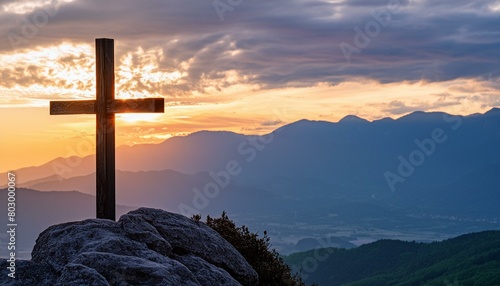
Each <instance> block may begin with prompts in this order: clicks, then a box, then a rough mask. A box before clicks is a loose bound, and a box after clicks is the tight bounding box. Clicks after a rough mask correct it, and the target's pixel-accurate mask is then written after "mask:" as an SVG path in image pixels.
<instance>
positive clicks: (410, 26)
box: [0, 0, 500, 112]
mask: <svg viewBox="0 0 500 286" xmlns="http://www.w3.org/2000/svg"><path fill="white" fill-rule="evenodd" d="M220 1H222V2H224V3H227V2H226V1H225V0H220ZM9 2H12V1H1V2H0V5H2V4H4V3H9ZM213 3H214V1H198V0H168V1H165V0H147V1H132V0H120V1H118V0H110V1H104V2H103V1H97V0H88V1H83V0H76V1H73V2H69V3H63V2H61V3H60V4H59V5H58V6H57V9H56V10H57V12H56V13H54V14H53V15H52V14H50V13H49V12H44V11H56V10H47V9H49V8H50V7H45V8H44V7H42V8H37V9H36V10H35V11H33V12H30V13H28V14H26V15H17V14H9V13H6V12H0V35H5V38H4V40H3V41H0V52H2V53H6V54H7V53H11V52H13V51H15V50H16V49H21V48H33V47H36V46H40V45H42V46H43V45H49V44H58V43H61V42H63V41H72V42H74V43H93V41H94V38H98V37H112V38H115V39H116V41H117V43H116V48H117V51H116V53H117V56H118V58H120V57H121V56H123V55H125V54H126V53H128V52H131V51H136V50H137V49H138V48H142V49H144V50H148V49H152V48H157V47H160V48H161V50H162V52H163V58H161V59H158V60H159V68H160V69H162V70H164V71H174V70H177V69H179V66H180V65H181V64H182V63H189V66H188V67H187V68H186V70H185V75H184V76H183V79H182V80H180V81H178V82H173V83H172V82H170V83H168V84H162V83H156V84H146V83H144V82H142V79H141V78H140V77H135V78H133V79H131V81H130V83H129V86H130V88H132V87H133V86H137V85H139V86H141V84H142V86H141V87H143V88H146V89H155V90H157V91H160V92H161V93H164V94H169V95H171V96H174V97H175V96H182V95H183V94H185V93H187V92H190V91H193V90H198V91H201V92H204V91H205V90H206V88H209V87H210V88H216V89H221V88H224V87H227V86H229V85H231V84H232V82H230V81H228V79H227V72H228V71H237V72H238V74H239V75H241V76H242V78H241V79H239V81H240V82H248V83H253V84H257V85H260V86H262V87H263V88H267V87H269V88H271V87H284V86H310V85H313V84H316V83H318V82H328V83H332V84H336V83H339V82H342V81H344V80H346V79H350V78H352V77H353V76H354V77H362V78H370V79H374V80H377V81H379V82H383V83H388V82H398V81H403V80H407V81H418V80H427V81H431V82H432V81H447V80H452V79H456V78H464V77H465V78H474V77H481V76H484V75H485V74H489V73H493V74H498V73H499V71H500V68H499V66H500V65H499V64H500V31H499V30H498V27H500V11H498V10H497V11H494V10H493V9H492V8H493V5H494V4H495V3H497V2H496V1H493V0H491V1H486V0H478V1H465V0H464V1H462V0H459V1H444V0H442V1H430V0H429V1H403V0H401V1H389V0H387V1H384V0H376V1H373V0H370V1H368V0H346V1H343V2H339V3H329V2H327V1H318V0H309V1H305V0H274V1H264V0H252V1H250V0H245V1H242V2H241V4H239V5H237V6H234V7H232V9H233V10H232V11H227V12H225V13H224V14H223V16H224V21H221V19H220V18H219V15H218V14H217V12H216V10H215V8H214V5H213ZM496 5H498V4H496ZM52 8H54V7H52ZM395 8H397V9H395ZM44 9H45V10H44ZM391 9H395V10H391ZM44 13H46V18H47V23H46V24H44V25H41V26H40V27H37V32H36V33H33V34H34V35H30V37H25V36H23V27H24V26H25V25H26V23H27V22H28V23H32V24H33V21H34V19H35V18H36V17H38V19H42V18H43V15H44ZM370 29H371V30H370ZM24 30H26V28H25V29H24ZM358 31H362V32H361V33H362V35H360V32H358ZM370 31H371V32H370ZM370 33H371V35H372V36H369V35H367V34H370ZM8 35H11V36H12V35H18V36H19V37H20V38H21V40H22V43H21V44H19V45H18V46H12V44H11V42H10V41H9V37H8ZM11 38H12V37H11ZM361 38H364V42H363V45H361V46H360V45H357V44H356V43H359V42H357V41H359V40H360V39H361ZM343 43H344V44H348V45H350V46H351V47H353V48H355V49H356V50H355V52H353V53H352V55H351V56H350V62H348V61H347V60H346V58H345V56H344V53H343V52H342V50H341V46H342V44H343ZM69 60H70V61H71V59H69ZM134 60H135V61H137V60H138V59H134ZM27 72H28V73H27ZM26 75H29V71H23V73H22V74H21V72H17V73H15V74H14V75H5V74H4V73H2V78H3V79H5V78H7V79H9V78H11V77H14V78H16V79H20V80H22V81H23V82H26V81H29V80H28V79H27V78H26ZM41 80H44V79H41ZM214 82H215V86H214ZM124 88H127V87H126V86H124ZM393 108H394V109H393V111H394V112H402V111H403V110H405V107H404V106H399V107H398V106H394V107H393Z"/></svg>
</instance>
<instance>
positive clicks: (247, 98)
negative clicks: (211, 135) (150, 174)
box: [0, 43, 500, 172]
mask: <svg viewBox="0 0 500 286" xmlns="http://www.w3.org/2000/svg"><path fill="white" fill-rule="evenodd" d="M93 57H94V51H93V47H92V46H91V45H88V44H72V43H63V44H60V45H57V46H47V47H38V48H36V49H33V50H19V51H18V52H16V53H11V54H3V55H0V63H2V66H4V67H7V68H10V70H11V71H12V77H13V78H11V79H9V80H7V81H3V82H0V119H1V124H0V136H1V139H2V140H1V143H0V144H1V146H0V152H1V153H0V156H1V158H2V160H3V162H2V163H3V164H0V172H4V171H7V170H12V169H18V168H21V167H26V166H32V165H39V164H43V163H45V162H47V161H49V160H51V159H54V158H56V157H67V156H72V155H78V156H86V155H89V154H92V153H93V152H94V150H93V149H91V148H87V149H85V150H83V151H82V150H80V151H81V152H80V151H78V146H79V144H80V143H79V142H81V141H82V140H84V141H88V142H94V141H95V116H93V115H71V116H50V115H49V112H48V105H49V101H50V100H74V99H94V98H95V71H94V59H93ZM161 57H163V54H162V52H161V49H151V50H142V49H140V48H139V49H137V50H135V51H131V52H126V53H124V54H123V55H122V56H120V57H118V56H117V58H116V59H115V65H116V69H115V74H116V97H117V98H130V97H132V98H138V97H164V98H165V103H166V108H165V113H164V114H119V115H117V124H116V132H117V142H116V143H117V146H120V145H134V144H145V143H149V144H152V143H160V142H162V141H163V140H166V139H168V138H171V137H173V136H179V135H186V134H190V133H192V132H196V131H199V130H226V131H233V132H238V133H244V134H265V133H268V132H271V131H273V130H274V129H276V128H279V127H280V126H283V125H285V124H288V123H292V122H294V121H297V120H300V119H304V118H305V119H310V120H324V121H333V122H336V121H338V120H339V119H341V118H342V117H344V116H346V115H349V114H353V115H357V116H360V117H363V118H365V119H368V120H375V119H380V118H382V117H393V118H396V117H400V116H403V115H405V114H407V113H409V112H411V111H413V110H424V111H444V112H448V113H451V114H460V115H467V114H472V113H476V112H485V111H487V110H488V109H490V108H491V107H492V106H500V92H499V89H498V88H496V87H494V85H495V84H498V83H497V81H491V80H485V79H456V80H453V81H447V82H434V83H428V82H423V81H420V82H396V83H387V84H381V83H378V82H376V81H372V80H367V79H364V78H352V79H351V80H349V81H344V82H342V83H339V84H337V85H330V84H327V83H318V84H314V85H311V86H307V87H287V88H275V89H266V88H263V87H260V86H258V85H256V84H249V83H248V77H247V76H245V75H241V74H239V73H238V71H236V70H232V71H228V72H225V73H224V75H223V76H224V80H225V82H226V83H228V85H227V86H222V87H221V86H220V84H219V81H220V80H213V81H210V80H206V82H205V84H207V86H208V88H207V89H206V90H205V92H201V91H199V90H193V91H190V92H187V93H182V95H180V94H176V95H171V94H170V93H169V92H168V91H165V90H163V89H164V88H168V87H169V86H170V85H174V84H178V83H183V82H185V81H186V80H187V77H186V76H187V74H186V70H187V68H188V67H189V65H190V62H189V61H185V62H182V63H181V64H180V65H179V67H178V69H177V70H163V69H161V67H160V66H159V64H158V62H157V61H158V59H161ZM132 58H134V59H135V60H132ZM134 63H135V65H134ZM16 67H17V69H16ZM138 83H140V86H138ZM92 144H95V143H92Z"/></svg>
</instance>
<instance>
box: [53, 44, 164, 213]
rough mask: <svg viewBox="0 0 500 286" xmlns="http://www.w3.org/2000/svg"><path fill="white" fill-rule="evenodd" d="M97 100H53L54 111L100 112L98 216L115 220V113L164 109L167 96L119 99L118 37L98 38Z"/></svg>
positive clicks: (58, 112)
mask: <svg viewBox="0 0 500 286" xmlns="http://www.w3.org/2000/svg"><path fill="white" fill-rule="evenodd" d="M95 44H96V80H97V82H96V86H97V88H96V100H79V101H51V102H50V114H51V115H60V114H96V117H97V118H96V122H97V130H96V213H97V214H96V216H97V218H104V219H110V220H115V213H116V211H115V209H116V206H115V113H125V112H155V113H163V112H164V105H165V103H164V100H163V98H141V99H127V100H118V99H115V73H114V41H113V39H96V40H95Z"/></svg>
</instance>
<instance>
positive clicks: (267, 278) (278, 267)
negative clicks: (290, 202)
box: [193, 212, 305, 286]
mask: <svg viewBox="0 0 500 286" xmlns="http://www.w3.org/2000/svg"><path fill="white" fill-rule="evenodd" d="M193 219H194V220H196V221H200V220H201V216H200V215H194V216H193ZM206 224H207V225H208V226H210V227H211V228H212V229H214V230H215V231H217V232H218V233H219V234H220V235H221V236H222V237H224V239H226V240H227V241H228V242H229V243H231V244H232V245H233V246H234V247H235V248H236V249H237V250H238V251H239V252H240V253H241V255H243V257H245V259H246V260H247V262H248V263H249V264H250V265H251V266H252V267H253V269H255V271H256V272H257V273H258V274H259V285H261V286H281V285H283V286H305V284H304V282H302V280H301V279H300V277H298V276H295V275H293V274H292V271H291V269H290V267H288V265H286V264H285V262H284V261H283V259H282V258H281V257H280V256H279V254H278V252H276V250H274V249H269V245H270V243H269V241H270V238H269V237H268V236H267V232H266V231H264V236H263V237H261V238H260V237H259V235H258V234H257V233H252V232H250V230H249V229H248V227H246V226H241V227H237V226H236V224H235V223H234V222H233V221H232V220H230V219H229V217H228V216H227V214H226V212H223V213H222V216H221V217H220V218H211V217H210V216H207V220H206Z"/></svg>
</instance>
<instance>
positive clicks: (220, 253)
mask: <svg viewBox="0 0 500 286" xmlns="http://www.w3.org/2000/svg"><path fill="white" fill-rule="evenodd" d="M0 266H1V267H2V269H4V270H5V269H6V267H7V264H6V262H5V260H4V261H2V262H1V263H0ZM2 272H3V271H2ZM257 283H258V276H257V273H256V272H255V270H254V269H252V267H251V266H250V265H249V264H248V263H247V261H246V260H245V259H244V258H243V256H241V254H240V253H239V252H238V251H237V250H236V249H235V248H234V247H233V246H232V245H231V244H229V243H228V242H227V241H226V240H224V239H223V238H222V237H221V236H220V235H219V234H218V233H217V232H215V231H214V230H212V229H211V228H210V227H208V226H207V225H205V224H204V223H202V222H195V221H193V220H191V219H189V218H186V217H184V216H182V215H178V214H173V213H169V212H166V211H162V210H157V209H149V208H140V209H138V210H135V211H132V212H129V213H128V214H126V215H123V216H122V217H121V218H120V220H119V221H118V222H113V221H109V220H101V219H89V220H84V221H79V222H71V223H65V224H59V225H54V226H51V227H49V228H48V229H46V230H45V231H43V232H42V233H41V234H40V236H39V237H38V239H37V241H36V244H35V247H34V248H33V252H32V260H31V261H17V264H16V279H12V278H9V277H7V275H2V277H1V278H0V284H1V285H65V286H66V285H96V286H100V285H175V286H179V285H193V286H194V285H210V286H213V285H245V286H246V285H249V286H250V285H256V284H257Z"/></svg>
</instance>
